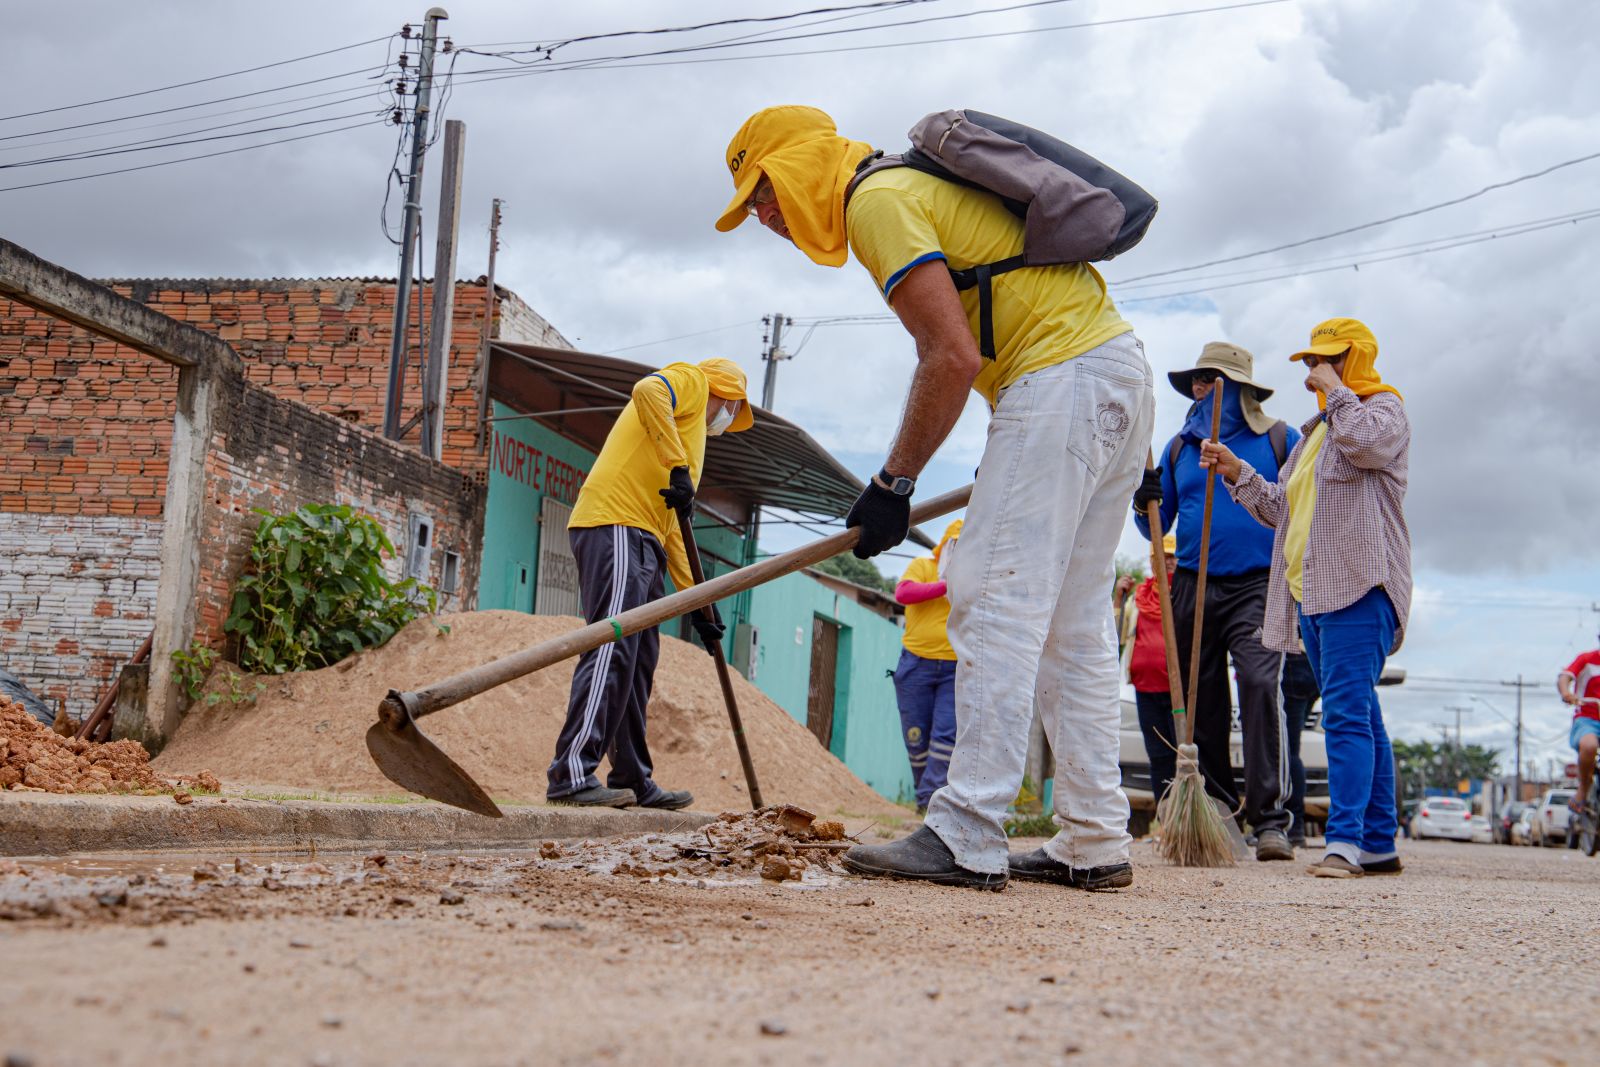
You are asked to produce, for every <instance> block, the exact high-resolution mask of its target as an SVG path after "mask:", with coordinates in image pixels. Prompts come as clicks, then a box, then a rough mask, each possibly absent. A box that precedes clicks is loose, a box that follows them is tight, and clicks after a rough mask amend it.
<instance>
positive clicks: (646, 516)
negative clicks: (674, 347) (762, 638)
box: [567, 363, 711, 589]
mask: <svg viewBox="0 0 1600 1067" xmlns="http://www.w3.org/2000/svg"><path fill="white" fill-rule="evenodd" d="M710 397H711V389H710V386H709V385H707V383H706V376H705V372H703V371H702V370H700V368H699V367H696V366H694V365H693V364H690V363H669V364H668V365H667V366H665V367H663V368H661V370H660V371H659V372H658V373H656V374H652V375H649V376H648V377H645V378H641V379H640V380H639V382H638V384H637V385H635V386H634V387H633V399H632V400H630V401H628V405H627V406H626V407H624V408H623V409H622V413H621V414H620V415H618V416H617V421H616V424H615V425H613V426H612V427H611V432H610V433H609V434H607V435H606V443H605V445H604V446H602V447H601V449H600V455H599V456H598V457H597V458H596V459H595V461H594V468H593V469H592V470H591V471H590V472H589V477H588V479H587V480H586V481H585V482H584V483H583V488H582V489H580V490H578V499H577V502H576V503H575V504H574V505H573V508H572V518H571V519H569V520H568V522H567V528H568V529H583V528H586V527H590V526H633V527H636V528H637V529H640V530H646V531H648V532H649V533H652V534H654V535H655V537H656V539H657V540H659V541H660V542H661V544H662V547H663V548H665V550H666V553H667V569H668V570H669V571H670V572H671V574H672V584H673V585H675V586H677V587H678V588H679V589H687V588H689V587H690V586H691V585H693V584H694V577H693V576H692V575H691V574H690V571H689V557H688V555H687V553H685V552H684V548H683V534H682V532H680V531H679V529H678V515H677V513H676V512H675V511H673V510H672V509H671V508H669V507H667V503H666V501H665V500H663V499H662V498H661V490H663V489H665V488H666V487H667V483H668V480H669V478H670V476H671V473H672V468H673V467H685V466H686V467H688V468H689V477H690V479H692V480H693V481H694V483H695V484H696V485H699V484H700V467H701V465H702V464H703V463H704V462H705V456H706V404H707V402H708V401H709V400H710Z"/></svg>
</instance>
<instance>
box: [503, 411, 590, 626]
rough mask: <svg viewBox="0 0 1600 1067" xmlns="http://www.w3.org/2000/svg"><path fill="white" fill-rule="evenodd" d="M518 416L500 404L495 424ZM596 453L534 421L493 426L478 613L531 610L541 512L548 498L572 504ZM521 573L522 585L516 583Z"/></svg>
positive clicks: (535, 582) (536, 567)
mask: <svg viewBox="0 0 1600 1067" xmlns="http://www.w3.org/2000/svg"><path fill="white" fill-rule="evenodd" d="M515 414H516V412H514V411H512V410H511V409H510V408H508V407H506V406H505V405H503V404H500V403H498V402H496V403H495V405H494V415H495V417H496V418H497V419H499V418H502V417H504V416H509V415H515ZM593 465H594V453H593V452H590V451H589V450H588V449H586V448H582V447H580V446H578V445H576V444H573V443H572V442H571V441H569V440H567V439H566V438H565V437H562V436H561V435H560V434H557V433H555V432H554V431H552V430H549V429H547V428H545V427H543V426H541V425H539V424H538V423H537V422H535V421H534V420H532V419H516V420H514V421H505V422H496V423H495V424H494V437H493V439H492V441H491V443H490V451H489V501H488V504H487V505H486V506H485V508H484V520H483V563H482V571H481V576H480V578H479V579H478V607H479V608H480V609H482V610H489V609H492V608H506V609H510V610H512V611H528V612H531V611H532V610H533V591H534V589H535V587H536V586H537V584H538V560H539V508H540V506H541V505H542V504H543V502H544V498H545V494H546V493H547V492H548V493H550V494H552V495H554V496H555V498H556V499H557V500H560V501H562V502H564V503H567V504H571V503H572V502H573V500H575V499H576V498H577V496H578V490H579V488H581V487H582V485H583V480H584V479H585V478H586V477H588V475H589V468H590V467H591V466H593ZM523 572H525V574H526V581H525V582H523V581H520V577H521V574H522V573H523Z"/></svg>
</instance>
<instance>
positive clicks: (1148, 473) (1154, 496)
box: [1133, 467, 1161, 514]
mask: <svg viewBox="0 0 1600 1067" xmlns="http://www.w3.org/2000/svg"><path fill="white" fill-rule="evenodd" d="M1151 501H1155V503H1156V504H1157V505H1159V504H1160V503H1161V468H1160V467H1147V468H1145V472H1144V480H1143V481H1141V482H1140V483H1139V488H1137V489H1135V490H1134V491H1133V506H1134V507H1135V508H1137V509H1138V510H1139V513H1140V514H1143V513H1144V509H1145V505H1147V504H1149V503H1150V502H1151Z"/></svg>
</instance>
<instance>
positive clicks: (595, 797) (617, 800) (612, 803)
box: [545, 785, 638, 808]
mask: <svg viewBox="0 0 1600 1067" xmlns="http://www.w3.org/2000/svg"><path fill="white" fill-rule="evenodd" d="M545 801H546V802H547V803H550V804H563V805H567V806H569V807H574V808H627V807H632V806H633V805H634V804H636V803H638V798H636V797H635V796H634V795H633V790H631V789H607V788H606V787H605V786H603V785H596V786H591V787H590V788H588V789H580V790H578V791H577V792H576V793H568V794H566V795H565V796H559V797H549V796H547V797H545Z"/></svg>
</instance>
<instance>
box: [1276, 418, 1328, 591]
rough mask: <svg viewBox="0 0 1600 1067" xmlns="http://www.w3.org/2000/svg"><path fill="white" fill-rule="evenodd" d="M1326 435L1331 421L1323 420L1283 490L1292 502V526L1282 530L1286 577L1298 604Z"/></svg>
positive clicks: (1310, 435) (1290, 502) (1309, 437)
mask: <svg viewBox="0 0 1600 1067" xmlns="http://www.w3.org/2000/svg"><path fill="white" fill-rule="evenodd" d="M1327 436H1328V422H1327V420H1326V419H1324V420H1323V421H1321V422H1319V423H1317V425H1316V428H1315V429H1313V430H1312V431H1311V433H1310V434H1308V435H1307V436H1306V443H1305V447H1304V448H1302V449H1301V450H1300V458H1299V459H1297V460H1295V464H1294V471H1293V472H1291V473H1290V475H1289V485H1288V487H1287V488H1286V489H1285V490H1284V495H1285V496H1286V497H1287V498H1288V501H1289V526H1288V528H1287V529H1285V530H1284V531H1283V577H1284V578H1285V579H1286V580H1287V581H1288V583H1289V593H1290V595H1292V596H1293V597H1294V602H1295V603H1296V604H1298V603H1300V600H1301V596H1300V593H1301V589H1302V587H1303V585H1304V583H1303V580H1302V579H1303V578H1304V576H1305V570H1306V540H1307V539H1308V538H1309V537H1310V536H1311V513H1312V512H1313V511H1314V510H1316V507H1317V453H1318V452H1320V451H1322V442H1323V439H1324V438H1326V437H1327Z"/></svg>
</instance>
